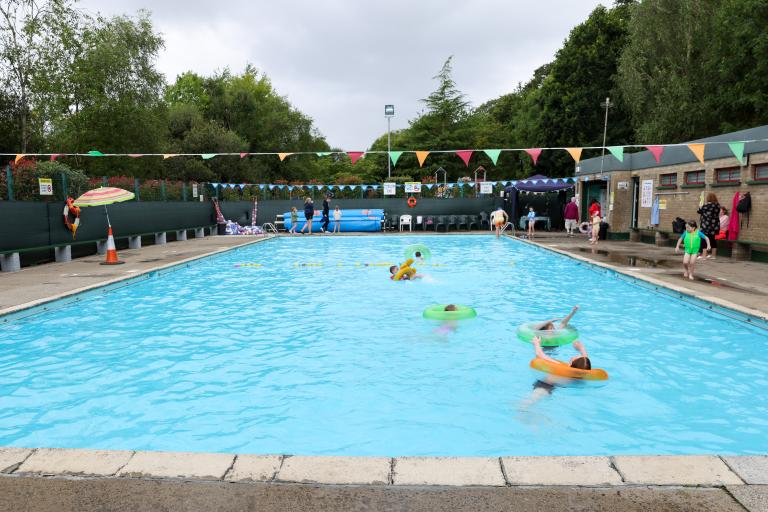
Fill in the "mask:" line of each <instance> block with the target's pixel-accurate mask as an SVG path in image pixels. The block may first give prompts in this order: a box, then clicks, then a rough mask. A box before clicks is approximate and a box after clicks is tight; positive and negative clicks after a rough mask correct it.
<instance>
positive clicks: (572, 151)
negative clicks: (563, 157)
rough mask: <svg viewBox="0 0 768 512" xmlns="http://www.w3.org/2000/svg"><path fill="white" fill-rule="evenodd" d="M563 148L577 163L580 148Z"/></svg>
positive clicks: (579, 157) (579, 156)
mask: <svg viewBox="0 0 768 512" xmlns="http://www.w3.org/2000/svg"><path fill="white" fill-rule="evenodd" d="M565 150H566V151H567V152H568V154H570V155H571V156H572V157H573V159H574V160H575V161H576V163H579V160H581V151H582V149H581V148H565Z"/></svg>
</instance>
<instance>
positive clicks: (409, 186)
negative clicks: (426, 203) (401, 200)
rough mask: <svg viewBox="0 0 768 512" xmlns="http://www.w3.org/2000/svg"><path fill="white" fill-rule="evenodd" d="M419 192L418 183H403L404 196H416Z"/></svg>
mask: <svg viewBox="0 0 768 512" xmlns="http://www.w3.org/2000/svg"><path fill="white" fill-rule="evenodd" d="M420 192H421V183H419V182H418V181H407V182H406V183H405V193H406V194H418V193H420Z"/></svg>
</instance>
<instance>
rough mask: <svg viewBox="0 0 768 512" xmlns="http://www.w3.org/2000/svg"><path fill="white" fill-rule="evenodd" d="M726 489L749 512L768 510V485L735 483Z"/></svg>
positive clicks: (764, 511)
mask: <svg viewBox="0 0 768 512" xmlns="http://www.w3.org/2000/svg"><path fill="white" fill-rule="evenodd" d="M726 489H728V492H730V493H731V495H732V496H733V497H734V498H736V499H737V500H738V502H739V503H741V504H742V505H743V506H744V508H746V509H747V510H749V512H768V485H734V486H728V487H726Z"/></svg>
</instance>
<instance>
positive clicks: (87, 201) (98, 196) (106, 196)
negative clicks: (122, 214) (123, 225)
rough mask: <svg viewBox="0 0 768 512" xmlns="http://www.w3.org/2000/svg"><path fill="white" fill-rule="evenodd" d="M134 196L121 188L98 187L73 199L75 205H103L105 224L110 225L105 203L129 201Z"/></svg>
mask: <svg viewBox="0 0 768 512" xmlns="http://www.w3.org/2000/svg"><path fill="white" fill-rule="evenodd" d="M134 197H136V196H135V195H134V193H133V192H128V191H127V190H123V189H122V188H115V187H99V188H96V189H93V190H89V191H88V192H86V193H85V194H83V195H81V196H80V197H78V198H77V200H76V201H75V206H80V207H84V206H103V207H104V212H105V213H106V214H107V225H108V226H109V227H112V224H111V223H110V222H109V212H108V211H107V205H108V204H112V203H121V202H123V201H130V200H131V199H133V198H134Z"/></svg>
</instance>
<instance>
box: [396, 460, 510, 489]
mask: <svg viewBox="0 0 768 512" xmlns="http://www.w3.org/2000/svg"><path fill="white" fill-rule="evenodd" d="M393 475H394V476H393V483H394V484H395V485H492V486H500V485H506V482H505V481H504V475H503V474H502V472H501V465H500V464H499V459H497V458H491V457H399V458H397V459H395V467H394V472H393Z"/></svg>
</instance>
